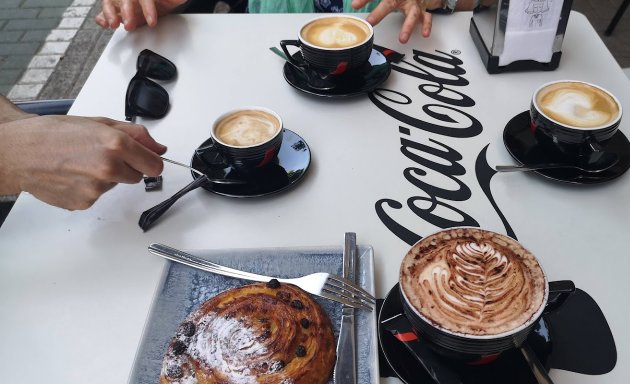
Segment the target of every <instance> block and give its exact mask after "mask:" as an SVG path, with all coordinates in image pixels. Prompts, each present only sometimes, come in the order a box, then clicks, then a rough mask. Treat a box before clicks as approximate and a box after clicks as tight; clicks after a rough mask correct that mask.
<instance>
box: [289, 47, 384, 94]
mask: <svg viewBox="0 0 630 384" xmlns="http://www.w3.org/2000/svg"><path fill="white" fill-rule="evenodd" d="M293 58H294V59H295V60H296V61H298V62H300V63H303V62H304V59H303V58H302V54H301V53H300V52H299V51H298V52H296V53H294V54H293ZM391 70H392V68H391V65H390V64H389V62H388V61H387V59H386V58H385V56H383V54H382V53H380V52H379V51H377V50H375V49H372V54H371V55H370V59H369V60H368V62H367V63H365V64H364V65H363V66H362V67H360V68H356V69H353V70H351V71H347V72H346V73H344V74H342V75H339V76H333V77H331V82H332V83H333V84H334V85H335V87H334V88H333V89H330V90H320V89H315V88H312V87H311V86H310V85H309V84H308V80H307V78H306V76H305V75H304V73H302V72H301V71H299V70H298V69H296V68H295V67H293V66H292V65H291V64H289V63H285V64H284V71H283V72H284V79H285V80H286V81H287V82H288V83H289V84H290V85H291V86H292V87H293V88H295V89H297V90H299V91H302V92H305V93H308V94H311V95H315V96H321V97H331V98H332V97H334V98H343V97H353V96H359V95H362V94H364V93H367V92H371V91H373V90H375V89H376V88H377V87H378V86H379V85H381V84H382V83H383V82H384V81H385V80H387V78H388V77H389V74H390V73H391Z"/></svg>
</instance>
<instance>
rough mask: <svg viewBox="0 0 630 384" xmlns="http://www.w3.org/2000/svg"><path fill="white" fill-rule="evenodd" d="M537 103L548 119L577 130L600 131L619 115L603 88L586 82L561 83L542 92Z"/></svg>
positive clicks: (551, 85) (612, 99)
mask: <svg viewBox="0 0 630 384" xmlns="http://www.w3.org/2000/svg"><path fill="white" fill-rule="evenodd" d="M536 104H537V105H538V108H539V110H540V111H541V112H542V113H544V114H545V115H546V116H547V117H549V118H551V119H553V120H555V121H557V122H559V123H561V124H564V125H568V126H572V127H576V128H596V127H602V126H606V125H607V124H610V123H612V122H614V121H615V120H616V119H617V118H618V116H619V105H618V103H617V102H616V100H615V99H614V98H613V97H612V96H611V95H610V94H608V92H606V91H604V90H603V89H601V88H598V87H595V86H593V85H590V84H587V83H582V82H558V83H553V84H550V85H548V86H546V87H544V88H542V89H540V90H539V91H538V93H537V94H536Z"/></svg>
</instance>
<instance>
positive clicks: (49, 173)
mask: <svg viewBox="0 0 630 384" xmlns="http://www.w3.org/2000/svg"><path fill="white" fill-rule="evenodd" d="M165 151H166V147H165V146H163V145H161V144H159V143H157V142H156V141H155V140H153V138H152V137H151V136H150V135H149V133H148V131H147V130H146V128H145V127H143V126H141V125H137V124H129V123H124V122H120V121H116V120H111V119H107V118H103V117H93V118H90V117H78V116H36V115H29V114H26V113H24V112H21V111H20V110H19V109H18V108H17V107H15V106H14V105H12V104H11V103H10V102H9V101H8V100H7V99H6V98H4V97H2V96H0V195H13V194H17V193H20V192H23V191H24V192H29V193H31V194H32V195H34V196H35V197H37V198H38V199H40V200H42V201H44V202H46V203H49V204H52V205H55V206H58V207H62V208H66V209H70V210H74V209H86V208H88V207H90V206H91V205H92V204H93V203H94V202H95V201H96V200H97V199H98V198H99V197H100V196H101V195H102V194H103V193H105V192H106V191H108V190H109V189H111V188H112V187H113V186H114V185H116V184H117V183H137V182H139V181H140V180H142V176H143V175H148V176H158V175H159V174H160V173H162V169H163V166H164V163H163V162H162V159H161V158H160V154H163V153H164V152H165Z"/></svg>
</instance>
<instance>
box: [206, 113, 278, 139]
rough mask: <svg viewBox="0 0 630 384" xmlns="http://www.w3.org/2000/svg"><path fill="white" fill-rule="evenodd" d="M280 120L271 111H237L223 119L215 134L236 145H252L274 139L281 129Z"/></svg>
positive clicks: (217, 125) (218, 124) (218, 137)
mask: <svg viewBox="0 0 630 384" xmlns="http://www.w3.org/2000/svg"><path fill="white" fill-rule="evenodd" d="M280 125H281V124H280V121H279V120H278V119H277V118H276V117H275V116H274V115H272V114H271V113H269V112H266V111H262V110H256V109H250V110H242V111H237V112H234V113H232V114H229V115H228V116H225V117H224V118H223V119H221V120H220V121H219V122H218V123H217V124H216V126H215V128H214V135H215V137H216V138H217V139H219V140H220V141H221V142H223V143H225V144H227V145H231V146H235V147H250V146H254V145H257V144H262V143H265V142H267V141H269V140H270V139H272V138H273V137H274V136H275V135H276V134H277V133H278V131H279V130H280V128H281V126H280Z"/></svg>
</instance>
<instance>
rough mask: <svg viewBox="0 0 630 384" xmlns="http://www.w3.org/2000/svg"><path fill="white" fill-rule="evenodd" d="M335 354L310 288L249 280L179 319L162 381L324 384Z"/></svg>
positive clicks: (183, 383) (323, 315) (329, 331)
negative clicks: (304, 288)
mask: <svg viewBox="0 0 630 384" xmlns="http://www.w3.org/2000/svg"><path fill="white" fill-rule="evenodd" d="M276 283H277V281H276ZM335 360H336V356H335V345H334V336H333V331H332V327H331V323H330V319H329V318H328V316H327V315H326V313H325V312H324V311H323V310H322V309H321V307H320V306H319V305H318V304H317V303H316V302H315V301H314V300H313V299H312V298H311V296H310V295H309V294H308V293H306V292H304V291H303V290H302V289H300V288H298V287H296V286H294V285H291V284H284V283H282V284H275V283H274V282H272V283H271V284H270V283H259V284H251V285H245V286H242V287H240V288H235V289H230V290H228V291H225V292H223V293H221V294H219V295H217V296H215V297H214V298H212V299H210V300H208V301H206V302H205V303H203V304H202V305H201V306H200V307H199V309H197V310H196V311H195V312H193V313H192V314H190V315H189V316H188V317H187V318H186V319H185V320H184V322H183V323H182V324H181V325H180V327H179V329H178V331H177V334H176V335H175V336H174V337H173V339H172V340H171V343H170V344H169V347H168V350H167V352H166V355H165V357H164V361H163V363H162V371H161V376H160V383H161V384H167V383H180V384H193V383H198V384H210V383H212V384H215V383H216V384H218V383H221V384H224V383H238V384H241V383H243V384H246V383H252V384H263V383H264V384H272V383H275V384H318V383H322V384H323V383H326V382H327V381H328V378H329V377H330V374H331V372H332V369H333V366H334V364H335Z"/></svg>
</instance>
